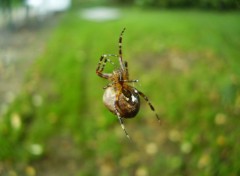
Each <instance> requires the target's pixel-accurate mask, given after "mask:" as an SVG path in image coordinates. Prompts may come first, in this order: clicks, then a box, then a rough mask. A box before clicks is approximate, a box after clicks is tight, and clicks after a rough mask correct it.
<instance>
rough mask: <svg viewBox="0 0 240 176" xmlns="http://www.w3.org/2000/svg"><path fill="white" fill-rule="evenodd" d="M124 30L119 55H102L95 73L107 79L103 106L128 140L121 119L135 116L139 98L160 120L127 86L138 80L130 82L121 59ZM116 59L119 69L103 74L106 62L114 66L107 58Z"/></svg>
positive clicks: (130, 87) (143, 95)
mask: <svg viewBox="0 0 240 176" xmlns="http://www.w3.org/2000/svg"><path fill="white" fill-rule="evenodd" d="M124 31H125V28H124V29H123V30H122V32H121V33H120V37H119V44H118V45H119V53H118V55H115V54H104V55H102V56H101V57H100V61H99V63H98V65H97V69H96V73H97V75H98V76H100V77H101V78H104V79H107V80H109V81H110V83H109V84H108V85H107V86H105V87H104V89H105V92H104V95H103V103H104V105H105V106H106V107H107V108H108V109H109V111H111V112H112V113H113V114H115V115H117V117H118V120H119V122H120V124H121V127H122V129H123V131H124V132H125V135H126V136H127V137H128V138H129V139H130V136H129V134H128V132H127V130H126V129H125V126H124V123H123V120H122V119H123V118H133V117H135V116H136V115H137V113H138V112H139V109H140V98H139V96H141V97H142V98H143V99H144V100H145V101H146V102H147V103H148V105H149V107H150V108H151V110H152V111H153V112H154V113H155V115H156V118H157V120H158V122H159V123H160V118H159V116H158V114H157V113H156V112H155V109H154V107H153V105H152V104H151V102H150V101H149V99H148V97H147V96H146V95H145V94H144V93H142V92H141V91H139V90H137V89H136V88H135V87H133V86H131V85H129V84H130V83H134V82H138V80H130V79H129V73H128V63H127V61H124V60H123V58H122V38H123V37H122V36H123V33H124ZM110 57H115V58H118V60H119V64H120V68H118V69H117V70H113V72H112V73H103V71H104V68H105V65H106V63H107V62H109V63H111V64H114V63H113V62H112V61H111V60H110V59H109V58H110Z"/></svg>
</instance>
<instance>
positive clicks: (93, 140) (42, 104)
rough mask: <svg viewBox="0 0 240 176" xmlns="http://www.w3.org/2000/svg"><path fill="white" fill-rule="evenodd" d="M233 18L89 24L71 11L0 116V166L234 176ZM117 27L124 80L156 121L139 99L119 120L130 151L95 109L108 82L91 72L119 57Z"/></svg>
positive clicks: (115, 126)
mask: <svg viewBox="0 0 240 176" xmlns="http://www.w3.org/2000/svg"><path fill="white" fill-rule="evenodd" d="M238 19H239V13H238V12H228V13H217V12H200V11H190V10H189V11H180V10H179V11H177V10H176V11H155V10H139V9H135V8H124V9H122V18H121V19H119V20H116V21H108V22H102V23H97V22H91V21H86V20H84V19H81V18H80V17H79V11H71V12H69V13H68V14H67V15H65V16H64V18H63V19H62V22H61V24H60V25H59V27H58V28H57V29H56V31H55V32H54V34H53V36H52V39H51V40H50V41H49V43H47V44H46V45H47V49H46V51H45V53H44V54H43V55H42V56H40V58H39V61H38V62H37V64H36V65H35V66H34V68H32V70H31V72H30V73H29V74H28V75H27V78H26V83H25V85H24V88H23V90H22V93H21V94H20V95H19V97H18V98H17V100H16V101H15V102H14V103H13V105H12V106H11V107H10V110H9V112H8V113H7V114H6V116H5V117H4V118H1V123H0V139H1V140H0V148H1V151H0V158H1V163H0V164H2V165H3V166H2V167H3V168H4V167H6V168H9V167H10V168H11V167H12V169H14V170H16V172H19V173H24V172H25V170H26V169H25V168H26V167H29V166H31V167H33V168H34V169H36V171H37V173H39V174H40V175H44V174H45V175H46V173H48V172H49V171H46V163H48V164H50V165H51V167H49V169H48V170H52V172H53V173H58V174H63V175H64V174H66V173H72V174H73V175H116V173H118V174H117V175H141V174H143V175H144V174H145V175H146V174H148V175H159V174H160V173H161V174H162V175H238V174H239V173H240V167H239V166H240V162H239V159H238V156H240V150H239V149H238V146H239V140H238V139H239V137H240V136H239V134H240V130H239V128H238V124H239V116H240V92H239V87H240V83H239V76H240V70H239V66H240V62H239V61H238V58H239V56H240V53H239V48H240V40H239V36H240V23H239V22H238ZM123 27H126V32H125V34H124V38H123V56H124V58H125V59H126V60H127V61H128V62H129V71H130V78H131V79H139V80H140V83H138V84H135V86H136V87H137V88H138V89H140V90H141V91H143V92H144V93H145V94H146V95H147V96H148V97H149V99H150V100H151V102H152V103H153V105H154V106H155V109H156V111H157V112H158V113H159V114H161V119H162V121H163V125H161V126H159V125H158V123H157V120H156V119H155V117H154V113H152V111H151V110H150V108H149V107H148V106H147V104H146V103H145V102H144V101H142V107H141V111H140V113H139V115H138V116H137V117H136V118H134V119H131V120H126V121H124V122H125V124H126V128H127V129H128V132H129V134H130V135H131V136H132V138H133V140H134V143H131V142H129V141H128V140H127V138H126V137H125V136H124V133H123V132H122V130H121V127H120V125H119V123H118V120H117V118H116V117H115V116H114V115H112V114H111V113H110V112H108V110H107V109H106V108H105V107H104V105H103V104H102V95H103V91H104V90H103V89H102V88H103V87H104V86H105V85H106V84H107V81H106V80H103V79H101V78H99V77H98V76H97V75H96V73H95V69H96V66H97V63H98V61H99V57H100V56H101V55H102V54H108V53H109V54H110V53H111V54H116V53H117V52H118V43H117V42H118V37H119V34H120V32H121V30H122V29H123ZM107 69H108V70H110V69H111V68H107ZM56 161H57V162H56ZM19 163H23V164H19ZM44 166H45V167H44ZM63 166H65V167H63Z"/></svg>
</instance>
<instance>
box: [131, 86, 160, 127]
mask: <svg viewBox="0 0 240 176" xmlns="http://www.w3.org/2000/svg"><path fill="white" fill-rule="evenodd" d="M135 91H136V93H138V94H139V95H140V96H141V97H143V99H144V100H145V101H146V102H147V103H148V105H149V107H150V108H151V110H152V111H153V112H154V113H155V116H156V118H157V120H158V122H159V123H160V124H161V120H160V118H159V116H158V114H157V113H156V111H155V108H154V107H153V105H152V103H151V102H150V101H149V99H148V97H147V96H146V95H145V94H144V93H142V92H141V91H138V90H137V89H135Z"/></svg>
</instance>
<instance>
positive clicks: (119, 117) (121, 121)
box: [114, 92, 131, 140]
mask: <svg viewBox="0 0 240 176" xmlns="http://www.w3.org/2000/svg"><path fill="white" fill-rule="evenodd" d="M119 96H120V92H119V93H118V94H117V95H116V99H115V101H114V108H115V113H116V115H117V117H118V120H119V123H120V125H121V127H122V129H123V131H124V133H125V135H126V136H127V138H128V139H129V140H131V138H130V136H129V134H128V132H127V130H126V129H125V125H124V123H123V120H122V117H121V116H120V113H119V112H118V110H117V104H118V99H119Z"/></svg>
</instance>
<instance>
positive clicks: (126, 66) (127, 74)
mask: <svg viewBox="0 0 240 176" xmlns="http://www.w3.org/2000/svg"><path fill="white" fill-rule="evenodd" d="M124 66H125V71H126V78H127V80H128V78H129V73H128V63H127V61H124Z"/></svg>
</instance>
